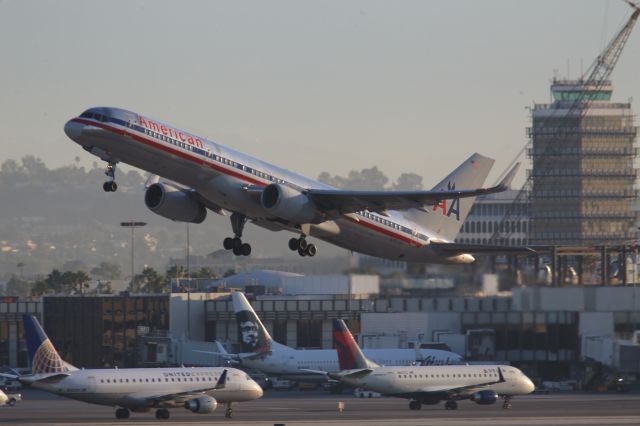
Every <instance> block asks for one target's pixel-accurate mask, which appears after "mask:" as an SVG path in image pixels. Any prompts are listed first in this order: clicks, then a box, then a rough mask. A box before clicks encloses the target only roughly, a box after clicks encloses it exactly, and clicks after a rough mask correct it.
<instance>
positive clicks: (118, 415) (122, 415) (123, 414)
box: [116, 408, 129, 419]
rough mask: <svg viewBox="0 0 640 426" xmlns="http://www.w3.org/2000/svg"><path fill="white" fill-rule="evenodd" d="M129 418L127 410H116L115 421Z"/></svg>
mask: <svg viewBox="0 0 640 426" xmlns="http://www.w3.org/2000/svg"><path fill="white" fill-rule="evenodd" d="M128 418H129V410H127V409H126V408H118V409H117V410H116V419H128Z"/></svg>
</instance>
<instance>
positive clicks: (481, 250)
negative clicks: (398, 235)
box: [430, 241, 536, 256]
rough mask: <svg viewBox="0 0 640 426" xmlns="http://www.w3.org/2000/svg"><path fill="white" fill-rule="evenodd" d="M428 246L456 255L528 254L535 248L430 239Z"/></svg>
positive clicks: (448, 254)
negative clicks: (445, 241)
mask: <svg viewBox="0 0 640 426" xmlns="http://www.w3.org/2000/svg"><path fill="white" fill-rule="evenodd" d="M430 246H431V247H432V248H433V249H434V250H436V251H438V252H440V253H442V254H443V255H447V256H456V255H459V254H472V255H483V254H484V255H506V254H513V255H530V254H535V253H536V252H535V250H533V249H531V248H529V247H523V246H494V245H489V244H460V243H444V242H435V241H432V242H431V243H430Z"/></svg>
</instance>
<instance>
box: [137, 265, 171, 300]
mask: <svg viewBox="0 0 640 426" xmlns="http://www.w3.org/2000/svg"><path fill="white" fill-rule="evenodd" d="M130 290H131V291H132V292H142V293H154V294H157V293H164V292H166V290H167V279H166V278H165V277H164V276H163V275H161V274H159V273H158V271H156V270H155V269H153V268H149V267H146V268H144V270H143V271H142V273H141V274H138V275H136V276H135V277H134V278H133V280H132V282H131V285H130Z"/></svg>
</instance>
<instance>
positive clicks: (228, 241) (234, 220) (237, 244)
mask: <svg viewBox="0 0 640 426" xmlns="http://www.w3.org/2000/svg"><path fill="white" fill-rule="evenodd" d="M246 222H247V217H246V216H244V215H241V214H239V213H233V214H232V215H231V228H232V229H233V234H234V235H235V237H234V238H231V237H227V238H225V239H224V241H223V242H222V245H223V247H224V249H225V250H232V251H233V254H235V255H236V256H249V255H250V254H251V245H249V244H247V243H243V242H242V230H243V229H244V224H245V223H246Z"/></svg>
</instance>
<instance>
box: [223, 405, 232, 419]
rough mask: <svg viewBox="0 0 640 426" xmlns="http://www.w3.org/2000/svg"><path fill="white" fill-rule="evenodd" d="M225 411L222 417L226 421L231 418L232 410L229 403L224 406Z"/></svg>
mask: <svg viewBox="0 0 640 426" xmlns="http://www.w3.org/2000/svg"><path fill="white" fill-rule="evenodd" d="M225 407H226V410H224V416H225V417H226V418H227V419H230V418H231V417H233V408H231V403H230V402H227V403H226V404H225Z"/></svg>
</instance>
